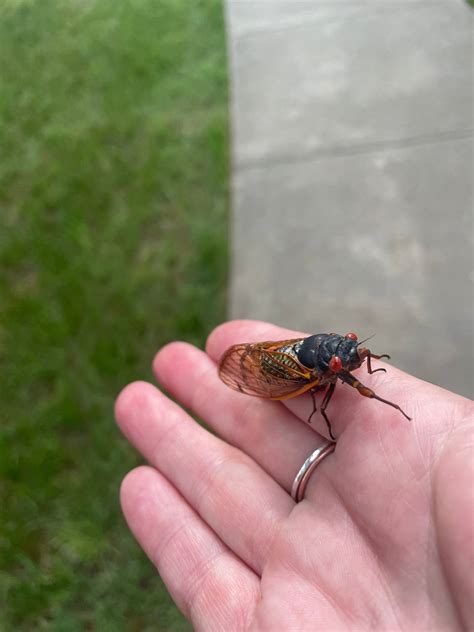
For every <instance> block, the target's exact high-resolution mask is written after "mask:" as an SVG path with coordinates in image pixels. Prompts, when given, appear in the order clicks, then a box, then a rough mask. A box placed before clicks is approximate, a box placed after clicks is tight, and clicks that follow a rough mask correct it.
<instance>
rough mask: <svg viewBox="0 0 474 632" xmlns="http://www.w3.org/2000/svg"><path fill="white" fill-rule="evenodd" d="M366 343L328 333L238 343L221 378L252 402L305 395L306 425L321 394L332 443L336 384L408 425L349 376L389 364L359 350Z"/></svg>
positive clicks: (229, 352) (352, 336) (226, 358)
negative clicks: (377, 363) (330, 411)
mask: <svg viewBox="0 0 474 632" xmlns="http://www.w3.org/2000/svg"><path fill="white" fill-rule="evenodd" d="M366 340H368V339H366ZM366 340H362V341H361V342H358V338H357V335H356V334H354V333H347V334H346V335H345V336H341V335H340V334H335V333H331V334H314V335H313V336H308V337H307V338H293V339H291V340H279V341H276V342H272V341H270V342H256V343H247V344H245V343H244V344H237V345H233V346H232V347H230V348H229V349H227V351H226V352H225V353H224V355H223V356H222V359H221V361H220V365H219V376H220V378H221V380H222V381H223V382H224V383H225V384H227V386H230V388H233V389H235V390H236V391H240V392H241V393H245V394H246V395H254V396H255V397H263V398H268V399H273V400H283V399H290V398H291V397H297V396H298V395H301V394H303V393H306V392H308V391H309V392H310V394H311V396H312V398H313V411H312V412H311V414H310V416H309V419H308V422H309V423H310V422H311V418H312V416H313V415H314V414H315V412H316V400H315V397H314V394H315V392H316V391H318V390H321V389H325V393H324V396H323V400H322V402H321V406H320V412H321V415H322V416H323V418H324V421H325V422H326V425H327V427H328V431H329V436H330V437H331V439H333V441H335V440H336V437H335V436H334V434H333V431H332V427H331V422H330V421H329V419H328V416H327V413H326V409H327V407H328V404H329V402H330V401H331V397H332V396H333V393H334V390H335V388H336V384H337V381H338V380H340V381H341V382H344V383H345V384H349V386H352V387H353V388H355V389H357V391H359V393H360V394H361V395H363V396H364V397H370V398H372V399H377V400H378V401H379V402H383V403H384V404H388V405H389V406H392V407H393V408H396V409H397V410H399V411H400V412H401V413H402V415H403V416H404V417H406V419H408V420H409V421H410V420H411V418H410V417H409V416H408V415H407V414H406V413H405V412H404V411H403V410H402V409H401V408H400V406H398V404H394V403H393V402H389V401H388V400H387V399H383V398H382V397H379V396H378V395H377V394H376V393H374V391H373V390H372V389H370V388H368V387H367V386H364V384H362V383H361V382H359V380H357V379H356V378H355V377H354V376H353V375H352V374H351V371H354V370H355V369H358V368H359V367H360V366H361V365H362V363H363V362H364V361H367V371H368V373H370V374H372V373H376V372H377V371H385V369H383V368H379V369H372V363H371V360H372V359H380V358H388V359H390V356H388V355H387V354H386V353H384V354H382V355H375V354H374V353H372V352H371V351H370V350H369V349H367V348H365V347H362V346H361V345H362V344H363V343H364V342H366Z"/></svg>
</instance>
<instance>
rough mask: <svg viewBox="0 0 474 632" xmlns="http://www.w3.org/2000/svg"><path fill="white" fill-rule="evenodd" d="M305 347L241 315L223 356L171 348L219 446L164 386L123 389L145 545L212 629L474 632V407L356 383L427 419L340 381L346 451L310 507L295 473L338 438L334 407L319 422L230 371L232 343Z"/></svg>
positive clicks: (180, 381) (172, 383) (139, 530)
mask: <svg viewBox="0 0 474 632" xmlns="http://www.w3.org/2000/svg"><path fill="white" fill-rule="evenodd" d="M313 333H314V332H313ZM340 333H344V332H340ZM299 335H301V334H300V333H295V332H291V331H288V330H284V329H281V328H278V327H276V326H274V325H270V324H267V323H262V322H255V321H233V322H229V323H226V324H224V325H221V326H220V327H218V328H217V329H215V330H214V331H213V332H212V334H211V335H210V337H209V339H208V342H207V347H206V352H203V351H201V350H199V349H197V348H195V347H193V346H191V345H189V344H186V343H181V342H175V343H171V344H169V345H167V346H166V347H165V348H163V349H162V350H161V351H159V353H158V354H157V356H156V357H155V360H154V363H153V368H154V372H155V376H156V379H157V381H158V383H159V384H160V385H161V386H162V387H163V388H164V389H166V390H167V391H168V393H170V395H171V396H172V397H173V398H174V399H175V400H177V401H178V402H180V403H181V404H182V405H183V406H185V407H186V408H187V409H188V410H190V411H191V412H192V413H193V414H195V415H196V416H198V417H199V418H200V419H202V420H203V421H204V422H205V423H206V424H207V425H208V427H209V428H211V429H212V431H213V433H215V434H211V432H209V431H208V430H206V429H205V428H203V427H202V426H200V425H198V424H197V423H196V422H195V421H194V420H193V418H192V417H191V416H190V415H189V414H188V413H187V412H185V410H184V409H183V408H181V406H180V405H179V404H177V403H174V402H173V401H172V400H171V399H170V398H169V397H167V396H166V395H165V394H164V393H163V392H161V391H160V390H159V389H158V388H157V387H155V386H153V385H151V384H148V383H145V382H135V383H133V384H130V385H129V386H127V387H126V388H125V389H124V390H123V391H122V393H121V394H120V395H119V397H118V400H117V403H116V417H117V421H118V424H119V426H120V428H121V430H122V432H123V433H124V434H125V436H126V437H127V438H128V440H129V441H130V442H131V443H132V444H133V445H134V446H135V447H136V448H137V449H138V450H139V451H140V452H141V453H142V455H143V456H144V458H145V459H146V461H147V462H148V465H144V466H142V467H139V468H137V469H135V470H133V471H132V472H130V473H129V474H128V475H127V476H126V478H125V480H124V481H123V484H122V489H121V502H122V507H123V511H124V514H125V517H126V520H127V522H128V524H129V526H130V529H131V530H132V532H133V534H134V536H135V537H136V539H137V540H138V542H139V544H140V546H141V547H142V548H143V549H144V551H145V552H146V553H147V555H148V556H149V558H150V560H151V561H152V563H153V564H154V565H155V566H156V568H157V570H158V571H159V573H160V575H161V577H162V579H163V581H164V582H165V584H166V586H167V588H168V590H169V592H170V594H171V596H172V597H173V599H174V601H175V602H176V604H177V605H178V607H179V608H180V609H181V611H182V612H183V613H184V615H185V616H186V617H187V618H188V619H189V620H190V621H191V622H192V624H193V626H194V629H196V630H205V631H206V632H209V631H213V630H216V631H218V632H222V631H223V630H225V631H226V632H231V631H232V632H233V631H244V630H262V631H263V630H264V631H271V632H274V631H279V630H282V631H287V630H288V631H291V632H293V631H296V630H298V631H313V630H357V631H359V630H366V629H372V630H409V631H410V632H413V631H414V630H415V631H418V630H419V631H421V630H430V631H434V630H458V629H474V457H473V445H474V422H473V419H474V405H473V402H471V401H470V400H468V399H465V398H463V397H460V396H458V395H455V394H454V393H451V392H449V391H446V390H444V389H442V388H439V387H437V386H433V385H432V384H429V383H426V382H423V381H421V380H418V379H416V378H414V377H412V376H410V375H408V374H406V373H403V372H401V371H399V370H397V369H396V368H395V367H394V366H393V365H390V364H385V363H383V362H381V361H378V360H375V361H373V367H374V368H379V367H385V368H386V369H387V373H382V372H378V373H375V374H374V375H368V374H367V369H366V367H365V365H363V366H362V367H361V368H360V369H358V370H357V371H355V372H354V375H355V376H356V377H357V379H359V380H361V381H362V382H363V383H364V384H366V385H367V386H368V387H370V388H372V389H373V390H374V391H375V392H376V393H377V394H379V395H380V396H382V397H384V398H386V399H389V400H390V401H393V402H396V403H397V404H399V405H400V406H401V407H402V408H403V409H404V410H405V411H406V412H407V413H408V414H409V415H410V417H412V418H413V420H412V421H411V422H408V421H407V420H406V419H405V418H404V417H403V416H402V415H401V414H400V413H399V412H398V411H397V410H394V409H392V408H390V407H389V406H386V405H384V404H382V403H381V402H377V401H374V400H371V399H367V398H365V397H361V396H360V395H359V394H358V393H357V391H356V390H355V389H353V388H351V387H350V386H348V385H341V384H339V385H338V386H337V388H336V392H335V394H334V397H333V398H332V400H331V403H330V405H329V407H328V410H327V412H328V416H329V417H330V419H331V423H332V426H333V430H334V432H335V434H336V435H337V436H338V444H337V447H336V450H335V452H334V453H333V454H331V455H330V456H328V457H327V458H326V459H324V460H323V461H322V463H321V464H320V465H319V466H318V467H317V469H316V470H315V471H314V473H313V474H312V476H311V479H310V481H309V484H308V487H307V489H306V494H305V499H304V500H303V501H302V502H300V503H298V504H296V503H295V502H294V501H293V499H292V498H291V495H290V490H291V485H292V482H293V479H294V477H295V475H296V473H297V471H298V470H299V468H300V467H301V465H302V463H303V461H304V460H305V459H306V458H307V456H308V455H309V454H310V453H311V452H312V451H313V450H314V449H316V448H317V447H318V446H319V445H321V444H322V443H324V442H325V440H326V439H325V437H326V432H327V429H326V425H325V423H324V421H323V419H322V418H321V416H320V415H319V413H317V414H316V415H314V416H313V418H312V420H311V426H308V424H307V423H306V420H307V418H308V415H309V413H310V412H311V410H312V402H311V397H310V396H309V395H302V396H301V397H298V398H296V399H290V400H287V401H285V402H271V401H265V400H262V399H258V398H254V397H249V396H245V395H242V394H240V393H237V392H235V391H232V390H231V389H229V388H228V387H227V386H225V385H224V384H223V383H222V382H221V381H220V380H219V378H218V376H217V369H216V367H217V363H218V361H219V358H220V356H221V355H222V353H223V352H224V351H225V349H226V348H227V347H229V346H230V345H232V344H235V343H239V342H251V341H262V340H280V339H285V338H293V337H297V336H299ZM370 346H371V347H372V348H373V350H374V351H375V352H379V353H380V352H381V351H386V352H387V351H388V352H390V350H389V349H383V350H378V349H376V344H375V341H371V345H370ZM322 397H323V394H322V393H318V394H317V395H316V398H317V403H318V404H320V402H321V400H322ZM319 433H321V434H319ZM124 573H125V576H126V569H124ZM157 618H159V613H157Z"/></svg>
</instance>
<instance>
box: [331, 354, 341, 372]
mask: <svg viewBox="0 0 474 632" xmlns="http://www.w3.org/2000/svg"><path fill="white" fill-rule="evenodd" d="M329 370H330V371H331V372H332V373H339V371H341V370H342V360H341V358H340V357H339V356H332V358H331V359H330V360H329Z"/></svg>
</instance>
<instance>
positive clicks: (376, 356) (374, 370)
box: [367, 351, 390, 375]
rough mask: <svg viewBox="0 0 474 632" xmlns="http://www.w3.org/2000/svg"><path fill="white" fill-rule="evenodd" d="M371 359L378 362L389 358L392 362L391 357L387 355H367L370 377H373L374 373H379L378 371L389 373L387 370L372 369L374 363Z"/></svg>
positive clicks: (369, 353)
mask: <svg viewBox="0 0 474 632" xmlns="http://www.w3.org/2000/svg"><path fill="white" fill-rule="evenodd" d="M371 358H375V359H376V360H380V358H387V360H390V356H389V355H387V354H386V353H382V355H375V353H371V352H370V351H369V352H368V354H367V372H368V373H369V374H370V375H372V373H377V371H383V372H384V373H386V372H387V369H384V368H380V369H372V363H371V361H370V359H371Z"/></svg>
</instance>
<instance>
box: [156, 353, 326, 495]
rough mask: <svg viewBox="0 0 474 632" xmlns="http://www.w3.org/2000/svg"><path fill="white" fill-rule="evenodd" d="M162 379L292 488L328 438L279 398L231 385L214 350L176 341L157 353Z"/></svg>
mask: <svg viewBox="0 0 474 632" xmlns="http://www.w3.org/2000/svg"><path fill="white" fill-rule="evenodd" d="M153 369H154V372H155V375H156V378H157V380H158V381H159V382H160V383H161V384H162V385H163V386H164V387H165V388H166V389H167V390H168V391H169V392H170V393H171V395H172V396H173V397H175V398H176V399H178V400H179V401H180V402H182V403H183V405H184V406H186V407H187V408H190V409H191V410H192V411H193V412H194V413H195V414H196V415H197V416H198V417H200V418H201V419H204V420H205V421H206V423H207V424H209V425H210V426H211V427H212V428H213V429H214V430H216V431H217V432H218V433H219V435H220V436H221V437H223V438H224V439H225V440H226V441H227V442H229V443H231V444H232V445H234V446H237V447H238V448H240V449H241V450H243V451H244V452H245V453H246V454H248V455H249V456H251V457H252V459H254V460H255V461H256V462H257V463H258V464H259V465H260V466H261V467H262V468H263V469H264V470H265V471H266V472H268V473H269V474H270V476H272V478H274V479H275V480H276V481H277V482H278V483H279V484H280V485H281V486H282V487H284V488H285V489H286V490H287V491H288V492H289V491H290V490H291V486H292V483H293V480H294V477H295V475H296V473H297V471H298V469H299V468H300V466H301V464H302V463H303V461H304V460H305V459H306V458H307V457H308V455H309V453H310V452H312V451H313V450H315V449H316V447H319V446H320V445H321V444H322V443H323V442H324V439H323V438H322V437H321V436H320V435H318V434H317V433H316V432H314V430H313V429H312V428H311V427H308V426H307V425H305V424H302V423H300V421H299V420H298V419H297V418H296V417H295V416H294V415H293V414H292V413H291V412H290V411H289V410H288V409H287V408H285V407H284V406H282V405H281V403H279V402H271V401H268V400H263V399H260V398H257V397H246V396H243V395H242V394H241V393H237V392H236V391H233V390H232V389H230V388H228V387H227V386H226V385H225V384H224V383H223V382H222V381H221V380H220V379H219V376H218V374H217V368H216V365H215V363H214V362H213V361H212V360H211V359H210V358H209V356H208V355H207V354H206V353H204V352H203V351H200V350H199V349H196V347H193V346H192V345H189V344H186V343H182V342H176V343H171V344H170V345H167V346H166V347H164V348H163V349H162V350H161V351H160V352H159V353H158V354H157V356H156V357H155V360H154V362H153Z"/></svg>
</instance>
